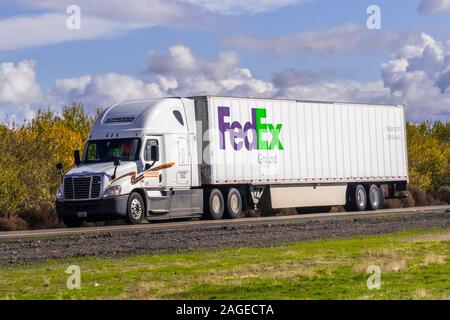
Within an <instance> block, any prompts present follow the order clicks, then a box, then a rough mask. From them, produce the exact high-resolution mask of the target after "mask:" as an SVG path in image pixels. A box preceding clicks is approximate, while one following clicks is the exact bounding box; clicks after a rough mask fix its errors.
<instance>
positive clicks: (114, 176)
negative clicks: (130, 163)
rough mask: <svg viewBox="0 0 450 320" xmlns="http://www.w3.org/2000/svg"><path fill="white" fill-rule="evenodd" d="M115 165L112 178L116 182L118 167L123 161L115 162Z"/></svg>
mask: <svg viewBox="0 0 450 320" xmlns="http://www.w3.org/2000/svg"><path fill="white" fill-rule="evenodd" d="M113 164H114V173H113V175H112V177H111V178H112V179H113V180H114V179H115V178H116V173H117V167H118V166H120V165H121V164H122V161H121V160H114V162H113Z"/></svg>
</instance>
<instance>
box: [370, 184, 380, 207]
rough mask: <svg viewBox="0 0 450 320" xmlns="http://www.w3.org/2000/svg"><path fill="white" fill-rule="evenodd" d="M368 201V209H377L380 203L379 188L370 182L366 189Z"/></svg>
mask: <svg viewBox="0 0 450 320" xmlns="http://www.w3.org/2000/svg"><path fill="white" fill-rule="evenodd" d="M367 193H368V200H369V201H368V203H369V209H370V210H378V209H379V208H380V205H381V195H380V188H378V187H377V186H376V185H374V184H372V185H370V187H369V189H368V191H367Z"/></svg>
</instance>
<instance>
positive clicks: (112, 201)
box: [56, 194, 128, 220]
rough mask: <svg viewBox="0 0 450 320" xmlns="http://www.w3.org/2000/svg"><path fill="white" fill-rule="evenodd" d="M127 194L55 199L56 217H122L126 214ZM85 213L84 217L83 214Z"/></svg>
mask: <svg viewBox="0 0 450 320" xmlns="http://www.w3.org/2000/svg"><path fill="white" fill-rule="evenodd" d="M127 202H128V195H127V194H125V195H120V196H115V197H108V198H103V199H100V200H91V201H59V200H57V201H56V213H57V214H58V217H60V218H62V217H79V215H81V217H82V218H83V219H86V220H101V219H107V218H123V217H125V216H126V214H127ZM85 214H86V217H84V215H85Z"/></svg>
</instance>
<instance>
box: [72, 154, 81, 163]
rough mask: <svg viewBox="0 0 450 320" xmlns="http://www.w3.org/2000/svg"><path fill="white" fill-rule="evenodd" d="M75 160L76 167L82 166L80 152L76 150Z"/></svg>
mask: <svg viewBox="0 0 450 320" xmlns="http://www.w3.org/2000/svg"><path fill="white" fill-rule="evenodd" d="M73 160H74V162H75V165H76V166H78V165H80V164H81V158H80V150H75V151H74V152H73Z"/></svg>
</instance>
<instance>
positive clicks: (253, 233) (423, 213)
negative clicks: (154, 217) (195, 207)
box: [0, 206, 450, 266]
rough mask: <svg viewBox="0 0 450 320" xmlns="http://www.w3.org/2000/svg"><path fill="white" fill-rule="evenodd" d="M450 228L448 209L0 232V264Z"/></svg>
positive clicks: (272, 243)
mask: <svg viewBox="0 0 450 320" xmlns="http://www.w3.org/2000/svg"><path fill="white" fill-rule="evenodd" d="M417 228H422V229H427V228H450V206H439V207H422V208H408V209H394V210H380V211H376V212H373V211H372V212H370V211H368V212H342V213H328V214H303V215H293V216H272V217H259V218H242V219H236V220H219V221H178V222H177V221H175V222H164V223H151V224H142V225H135V226H126V225H125V226H122V225H121V226H107V227H89V228H80V229H53V230H34V231H20V232H2V233H0V266H12V265H14V264H21V263H32V262H37V261H43V260H44V261H45V260H47V259H67V258H76V257H89V256H90V257H93V256H95V257H106V258H114V257H120V256H127V255H134V254H158V253H166V252H189V251H195V250H199V249H208V248H214V249H217V248H232V247H266V246H278V245H282V244H285V243H292V242H297V241H307V240H315V239H333V238H341V239H344V238H350V237H354V236H360V235H376V234H386V233H391V232H397V231H403V230H409V229H417Z"/></svg>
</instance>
